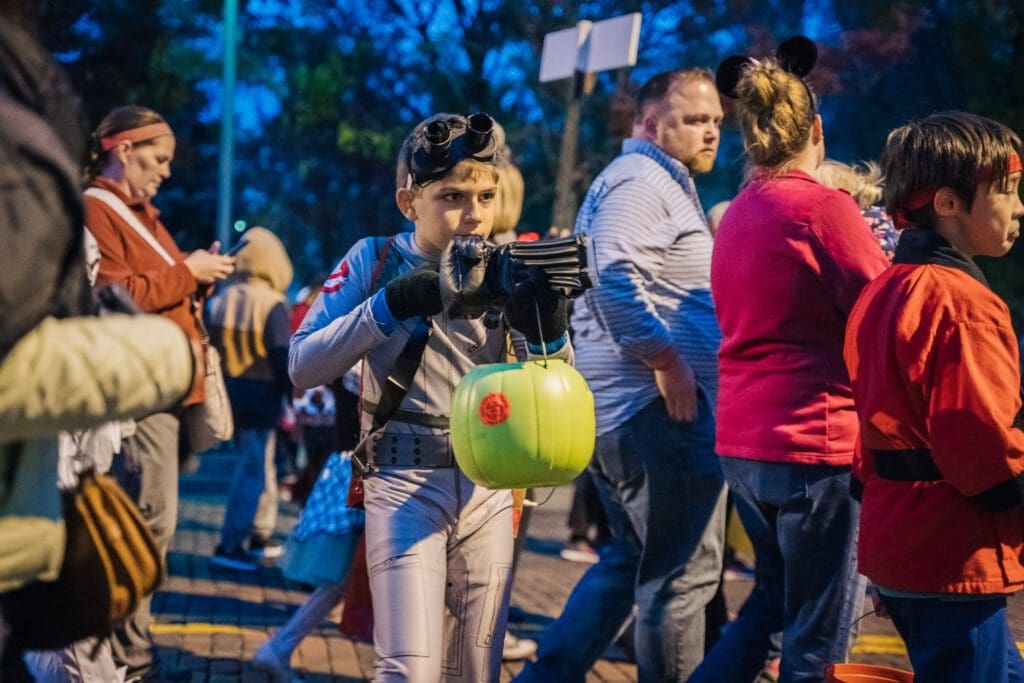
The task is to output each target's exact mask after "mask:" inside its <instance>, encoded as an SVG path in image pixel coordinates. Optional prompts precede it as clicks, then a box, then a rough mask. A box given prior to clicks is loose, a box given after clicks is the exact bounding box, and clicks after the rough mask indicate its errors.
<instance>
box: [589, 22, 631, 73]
mask: <svg viewBox="0 0 1024 683" xmlns="http://www.w3.org/2000/svg"><path fill="white" fill-rule="evenodd" d="M587 47H588V48H589V49H587V60H586V62H585V64H584V67H583V68H582V69H581V71H583V72H584V73H594V72H597V71H607V70H609V69H621V68H622V67H624V66H633V65H634V64H636V55H637V50H638V49H639V47H640V13H639V12H634V13H633V14H625V15H623V16H621V17H615V18H614V19H606V20H604V21H599V22H597V23H596V24H594V26H593V28H591V29H590V35H589V36H588V37H587Z"/></svg>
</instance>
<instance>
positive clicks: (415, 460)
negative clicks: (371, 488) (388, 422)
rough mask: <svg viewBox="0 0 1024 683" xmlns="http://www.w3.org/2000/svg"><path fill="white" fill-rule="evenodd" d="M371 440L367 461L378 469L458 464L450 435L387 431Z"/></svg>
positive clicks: (372, 436) (374, 434) (369, 439)
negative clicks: (392, 432) (393, 432)
mask: <svg viewBox="0 0 1024 683" xmlns="http://www.w3.org/2000/svg"><path fill="white" fill-rule="evenodd" d="M367 438H368V441H369V442H368V443H367V451H366V454H367V462H368V463H369V464H371V465H374V466H376V467H414V468H415V467H453V466H454V465H455V459H454V457H453V456H452V449H451V442H450V441H449V438H448V435H447V434H391V433H389V432H388V431H387V429H386V428H385V429H383V430H381V431H378V432H374V433H373V434H371V435H370V436H369V437H367Z"/></svg>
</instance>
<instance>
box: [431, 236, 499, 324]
mask: <svg viewBox="0 0 1024 683" xmlns="http://www.w3.org/2000/svg"><path fill="white" fill-rule="evenodd" d="M492 249H493V247H492V246H490V245H488V244H487V242H485V241H484V240H483V238H481V237H476V236H470V237H456V238H454V239H453V240H452V241H451V243H449V245H448V246H447V248H445V250H444V253H443V254H442V255H441V304H442V305H443V306H444V312H445V315H447V316H448V317H449V318H476V317H479V316H480V315H482V314H483V313H484V311H486V310H487V309H488V308H489V307H490V306H491V305H492V303H493V301H492V296H491V292H490V287H489V286H488V283H487V268H488V262H489V261H490V257H491V250H492Z"/></svg>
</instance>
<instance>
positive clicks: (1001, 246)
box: [957, 171, 1024, 256]
mask: <svg viewBox="0 0 1024 683" xmlns="http://www.w3.org/2000/svg"><path fill="white" fill-rule="evenodd" d="M1020 179H1021V173H1020V171H1018V172H1016V173H1012V174H1010V175H1009V176H1008V177H1007V178H1006V179H1005V182H1004V181H1003V180H997V181H995V182H991V183H981V184H980V185H978V189H977V190H976V191H975V193H974V202H973V203H972V204H971V210H970V211H966V210H964V209H961V210H960V214H959V216H958V220H957V222H958V224H959V227H960V232H961V235H962V237H963V241H962V244H961V249H960V250H961V251H963V252H964V253H966V254H967V255H968V256H1002V255H1004V254H1005V253H1006V252H1008V251H1010V247H1012V246H1013V242H1014V240H1016V239H1017V237H1019V236H1020V217H1021V216H1024V204H1022V203H1021V199H1020Z"/></svg>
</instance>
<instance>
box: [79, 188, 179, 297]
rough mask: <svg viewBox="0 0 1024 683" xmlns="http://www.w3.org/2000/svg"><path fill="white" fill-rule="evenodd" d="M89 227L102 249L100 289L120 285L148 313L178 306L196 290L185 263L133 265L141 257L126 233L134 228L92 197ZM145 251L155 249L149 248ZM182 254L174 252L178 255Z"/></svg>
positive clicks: (88, 205) (87, 214) (87, 207)
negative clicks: (110, 285) (114, 284)
mask: <svg viewBox="0 0 1024 683" xmlns="http://www.w3.org/2000/svg"><path fill="white" fill-rule="evenodd" d="M85 225H86V227H87V228H89V232H91V233H92V234H93V236H94V237H95V238H96V242H97V243H99V247H100V272H99V277H98V278H97V281H96V284H97V286H102V285H105V284H109V283H111V282H116V283H118V284H120V285H121V286H123V287H124V288H125V289H126V290H127V291H128V293H129V294H130V295H131V297H132V299H133V300H134V301H135V303H137V304H138V305H139V307H140V308H141V309H142V310H143V311H145V312H147V313H155V312H158V311H161V310H163V309H165V308H169V307H171V306H174V305H175V304H177V303H179V302H180V301H181V300H182V299H184V298H186V297H188V296H190V295H191V294H192V293H194V292H195V291H196V289H197V284H196V280H195V278H194V277H192V273H191V271H189V269H188V267H187V266H186V265H185V264H184V262H182V261H179V262H178V263H176V264H175V265H174V266H170V265H168V264H166V263H164V262H163V260H162V259H161V261H160V263H159V264H158V265H151V266H150V267H147V268H145V269H140V267H139V266H138V264H137V263H134V262H133V261H135V260H137V256H136V258H134V259H133V255H132V252H131V250H130V249H129V247H128V245H127V244H126V241H125V231H127V230H131V228H129V227H127V226H124V225H123V224H122V222H121V219H120V218H117V217H115V216H113V215H112V214H111V213H109V212H107V211H105V210H103V209H102V208H101V206H100V202H99V201H97V200H90V199H89V198H88V197H87V198H86V201H85ZM145 248H146V249H151V248H150V247H149V246H148V245H145ZM154 253H155V252H154ZM180 253H181V252H180V251H177V250H174V251H172V254H173V255H174V256H178V255H179V254H180ZM157 258H160V257H159V256H158V257H157ZM147 262H148V263H152V259H147Z"/></svg>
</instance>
